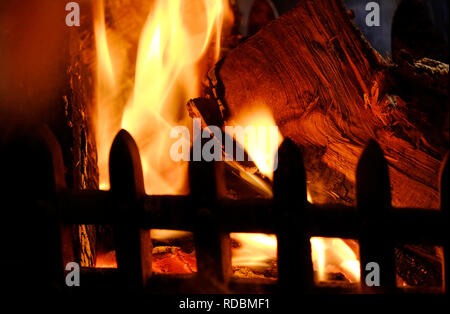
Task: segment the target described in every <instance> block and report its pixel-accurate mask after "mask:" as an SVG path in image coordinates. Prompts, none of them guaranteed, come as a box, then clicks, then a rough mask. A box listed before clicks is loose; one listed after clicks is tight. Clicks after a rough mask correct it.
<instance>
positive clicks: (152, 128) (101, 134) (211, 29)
mask: <svg viewBox="0 0 450 314" xmlns="http://www.w3.org/2000/svg"><path fill="white" fill-rule="evenodd" d="M93 3H94V31H95V38H96V49H97V59H98V62H97V84H96V85H97V88H96V102H97V123H96V140H97V146H98V148H97V151H98V165H99V173H100V188H101V189H107V188H108V187H109V179H108V154H109V148H110V147H111V144H112V141H113V137H114V136H115V134H116V133H117V132H118V130H119V129H120V128H124V129H126V130H127V131H129V132H130V133H131V134H132V136H133V137H134V139H135V140H136V142H137V144H138V147H139V151H140V154H141V159H142V168H143V172H144V183H145V189H146V192H147V193H148V194H150V193H151V194H184V193H186V192H187V191H186V190H187V186H186V173H187V171H186V170H187V164H186V163H183V162H175V161H172V160H171V159H170V157H169V151H170V146H171V144H172V143H173V142H172V140H171V138H170V130H171V128H172V127H173V126H175V125H184V126H188V125H189V123H188V122H189V118H188V115H187V111H186V109H185V104H186V102H187V100H188V99H189V98H193V97H197V96H199V82H200V77H201V73H200V68H201V61H202V60H203V59H204V58H205V56H206V55H207V54H209V51H210V50H211V49H210V47H211V43H212V41H213V40H214V39H215V45H214V47H213V48H214V57H215V59H214V60H213V61H215V60H216V59H217V57H218V56H219V49H220V36H221V29H222V24H223V21H224V17H225V15H226V13H229V12H230V11H229V10H230V9H229V8H228V1H227V0H220V1H216V0H189V1H188V0H171V1H166V0H157V1H156V3H155V4H154V6H152V11H151V13H150V14H149V16H148V18H147V21H146V23H145V25H144V27H143V30H142V32H141V36H140V39H139V46H138V51H137V61H136V71H135V77H134V88H133V91H132V94H131V95H128V96H126V97H128V99H126V98H125V97H124V95H123V93H124V87H123V86H121V85H120V84H124V83H123V82H128V81H129V80H130V79H132V78H129V77H125V78H124V77H123V75H125V74H124V73H127V72H126V71H125V70H124V67H126V64H127V60H126V57H124V55H126V54H124V53H122V52H121V47H122V45H123V42H124V39H121V38H117V37H120V36H119V35H118V34H115V33H112V34H110V33H108V29H107V28H106V26H105V16H104V6H103V2H102V1H93ZM125 9H126V8H125ZM119 82H120V83H119ZM186 141H189V139H186Z"/></svg>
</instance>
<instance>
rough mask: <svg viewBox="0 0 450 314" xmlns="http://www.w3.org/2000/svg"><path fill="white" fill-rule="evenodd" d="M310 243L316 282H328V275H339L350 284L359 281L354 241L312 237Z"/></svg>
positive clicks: (356, 246)
mask: <svg viewBox="0 0 450 314" xmlns="http://www.w3.org/2000/svg"><path fill="white" fill-rule="evenodd" d="M310 241H311V251H312V252H311V257H312V262H313V268H314V270H315V271H316V272H317V281H318V282H326V281H328V274H330V273H341V274H343V275H344V276H345V277H346V278H347V280H348V281H349V282H351V283H354V282H359V281H360V277H361V274H360V263H359V258H358V254H357V253H355V251H357V248H358V245H357V242H356V241H354V240H343V239H339V238H323V237H312V238H311V240H310ZM352 247H353V248H352Z"/></svg>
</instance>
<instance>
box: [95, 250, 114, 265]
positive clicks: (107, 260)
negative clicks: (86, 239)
mask: <svg viewBox="0 0 450 314" xmlns="http://www.w3.org/2000/svg"><path fill="white" fill-rule="evenodd" d="M95 268H117V260H116V252H115V251H110V252H108V253H105V254H98V255H97V259H96V261H95Z"/></svg>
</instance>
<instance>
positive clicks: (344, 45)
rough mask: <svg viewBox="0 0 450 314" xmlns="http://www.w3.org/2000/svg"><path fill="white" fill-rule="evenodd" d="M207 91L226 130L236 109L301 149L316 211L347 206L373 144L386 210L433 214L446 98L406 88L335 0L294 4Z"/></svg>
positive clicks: (213, 75) (224, 65)
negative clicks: (263, 109)
mask: <svg viewBox="0 0 450 314" xmlns="http://www.w3.org/2000/svg"><path fill="white" fill-rule="evenodd" d="M410 64H413V66H416V65H414V60H413V62H410ZM445 71H446V73H447V76H448V66H447V68H446V69H445V66H444V72H445ZM419 72H420V71H419ZM429 72H430V73H431V75H432V76H433V77H434V78H435V79H437V80H439V79H438V78H437V77H438V76H439V77H441V74H442V72H440V71H438V72H439V74H436V73H435V74H433V73H434V71H429ZM405 82H406V83H405ZM210 83H211V88H212V90H213V92H214V97H215V98H216V100H217V101H218V102H219V103H220V104H223V106H224V107H225V108H226V109H227V112H226V113H225V114H224V120H225V121H226V123H228V124H233V119H234V118H235V117H237V116H238V115H239V113H240V112H241V111H243V110H246V111H247V110H248V109H253V108H258V107H259V106H261V105H265V106H267V107H268V108H270V110H271V112H272V114H273V116H274V118H275V121H276V123H277V125H278V126H279V128H280V131H281V133H282V134H283V136H285V137H290V138H292V139H293V140H294V141H295V142H296V143H297V144H298V145H301V146H302V147H303V148H304V156H305V163H306V165H305V166H306V172H307V179H308V185H309V186H308V190H309V193H310V195H311V197H312V198H313V200H314V201H315V202H318V203H322V202H327V203H330V202H337V203H352V202H353V201H354V199H355V188H354V186H355V170H356V164H357V161H358V159H359V156H360V154H361V152H362V149H363V148H364V146H365V145H366V144H367V142H368V141H369V139H371V138H374V139H375V140H377V141H378V143H379V144H380V146H381V148H382V149H383V151H384V153H385V155H386V159H387V160H388V162H389V171H390V178H391V186H392V194H393V195H392V201H393V206H403V207H423V208H439V192H438V173H439V168H440V163H441V161H442V159H443V157H444V155H445V152H446V150H447V149H448V119H447V120H446V119H445V118H443V117H445V116H447V115H448V104H447V100H448V91H447V92H445V91H444V94H440V95H439V93H436V91H433V90H431V89H429V88H428V89H426V88H420V84H417V82H416V83H415V85H412V84H410V83H408V80H404V79H403V78H402V76H401V74H399V71H398V67H397V66H395V65H392V64H389V63H388V62H387V61H385V60H384V59H382V57H381V56H380V55H379V54H378V53H377V52H376V51H375V50H374V49H373V48H372V47H371V46H370V44H369V43H368V42H367V41H365V39H364V38H363V37H362V35H361V33H360V31H359V30H358V29H357V27H356V26H355V25H354V23H353V22H352V21H351V19H350V16H349V14H348V12H347V11H346V9H345V7H344V6H343V5H342V3H341V2H340V1H339V0H331V1H328V0H327V1H325V0H319V1H311V0H304V1H301V2H300V3H299V4H298V5H297V6H296V7H295V8H294V9H292V10H291V11H289V12H288V13H287V14H285V15H283V16H281V17H280V18H279V19H277V20H275V21H273V22H271V23H269V24H268V25H267V26H266V27H264V28H263V29H262V30H261V31H259V32H258V33H257V34H256V35H254V36H252V37H251V38H249V39H248V40H247V41H246V42H244V43H243V44H241V45H240V46H239V47H237V48H236V49H234V50H232V51H231V52H229V53H228V54H227V55H226V57H225V58H224V59H223V60H222V61H221V62H220V63H218V64H217V65H216V67H215V69H214V71H211V72H210ZM405 84H406V85H405ZM447 84H448V83H447ZM417 85H419V88H417ZM424 85H425V83H424ZM412 86H415V88H414V89H415V90H414V93H412V92H411V90H408V87H409V88H411V87H412ZM439 89H440V88H439ZM440 90H442V89H440ZM409 94H411V95H412V94H413V95H414V96H413V97H409ZM430 125H432V126H433V125H434V128H430Z"/></svg>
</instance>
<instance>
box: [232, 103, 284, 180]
mask: <svg viewBox="0 0 450 314" xmlns="http://www.w3.org/2000/svg"><path fill="white" fill-rule="evenodd" d="M251 108H254V109H251V110H248V111H245V112H240V113H238V115H237V116H236V117H234V118H233V121H232V125H233V126H242V127H244V128H247V127H252V128H253V130H254V131H255V132H254V134H252V133H251V132H247V131H245V136H244V137H240V138H239V137H235V136H234V138H235V139H236V141H237V142H238V143H239V144H240V145H242V146H243V147H244V148H245V150H246V151H247V153H248V154H249V156H250V157H251V159H252V160H253V162H254V163H255V165H256V166H257V167H258V169H259V171H260V172H261V173H263V174H264V175H266V176H267V177H269V178H270V179H272V178H273V171H274V166H275V164H276V161H277V159H275V158H276V157H277V155H276V153H277V151H278V147H279V146H280V144H281V142H282V141H283V136H282V135H281V133H280V131H279V130H278V127H277V126H276V122H275V120H274V118H273V115H272V113H271V112H270V110H269V109H267V107H266V106H264V105H261V104H259V105H258V106H251ZM246 130H247V129H246ZM232 136H233V135H232Z"/></svg>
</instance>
